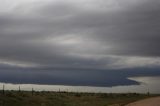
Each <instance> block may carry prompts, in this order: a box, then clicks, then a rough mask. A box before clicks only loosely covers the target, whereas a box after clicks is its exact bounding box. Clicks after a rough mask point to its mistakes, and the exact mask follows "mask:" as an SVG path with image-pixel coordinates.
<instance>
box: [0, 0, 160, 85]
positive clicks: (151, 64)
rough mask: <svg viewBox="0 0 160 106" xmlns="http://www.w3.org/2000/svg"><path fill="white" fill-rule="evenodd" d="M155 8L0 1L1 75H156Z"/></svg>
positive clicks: (58, 0)
mask: <svg viewBox="0 0 160 106" xmlns="http://www.w3.org/2000/svg"><path fill="white" fill-rule="evenodd" d="M159 5H160V1H158V0H152V1H151V0H140V1H139V0H129V1H128V0H45V1H43V0H14V1H9V0H5V1H4V0H0V74H1V73H3V72H4V70H10V71H12V70H14V71H15V73H16V72H17V75H18V73H19V70H21V71H22V72H23V73H26V71H24V70H30V71H31V72H33V73H34V76H36V74H35V71H36V72H37V71H38V70H39V71H41V70H44V71H43V73H44V75H45V73H46V72H47V71H45V70H50V72H52V71H53V72H54V70H59V71H61V70H63V73H65V75H66V76H69V75H67V74H70V73H68V72H69V71H68V70H74V73H76V72H77V73H78V72H81V71H87V72H86V73H87V75H89V73H91V71H92V70H94V71H95V70H97V72H99V73H101V71H100V70H106V71H107V70H117V71H118V70H121V71H122V70H123V69H124V70H126V69H128V70H131V69H135V68H136V69H137V68H147V70H148V69H150V70H152V69H156V70H158V69H159V68H160V49H159V47H160V32H159V30H160V23H159V21H160V14H159V13H160V6H159ZM16 70H17V71H16ZM10 71H9V72H10ZM88 71H89V72H88ZM86 73H85V74H86ZM111 74H112V73H111ZM8 75H9V74H8ZM37 75H39V74H37ZM75 75H76V76H78V74H75ZM114 75H115V74H114ZM114 75H113V78H114ZM5 76H6V79H5ZM5 76H4V79H5V81H7V78H8V77H7V74H5ZM123 77H124V78H126V77H127V76H123ZM59 78H60V77H59ZM4 79H1V81H4ZM73 79H74V77H73ZM97 80H98V79H97ZM126 80H127V79H126ZM24 82H25V81H24ZM46 83H47V81H46ZM82 85H83V84H82Z"/></svg>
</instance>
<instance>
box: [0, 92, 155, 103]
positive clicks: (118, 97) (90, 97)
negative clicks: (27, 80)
mask: <svg viewBox="0 0 160 106" xmlns="http://www.w3.org/2000/svg"><path fill="white" fill-rule="evenodd" d="M152 96H157V95H148V94H137V93H126V94H113V93H109V94H106V93H73V92H29V91H5V93H4V94H3V91H0V106H124V105H125V104H128V103H130V102H133V101H136V100H140V99H144V98H148V97H152Z"/></svg>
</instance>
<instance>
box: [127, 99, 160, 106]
mask: <svg viewBox="0 0 160 106" xmlns="http://www.w3.org/2000/svg"><path fill="white" fill-rule="evenodd" d="M126 106H160V97H154V98H149V99H144V100H141V101H137V102H134V103H130V104H128V105H126Z"/></svg>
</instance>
